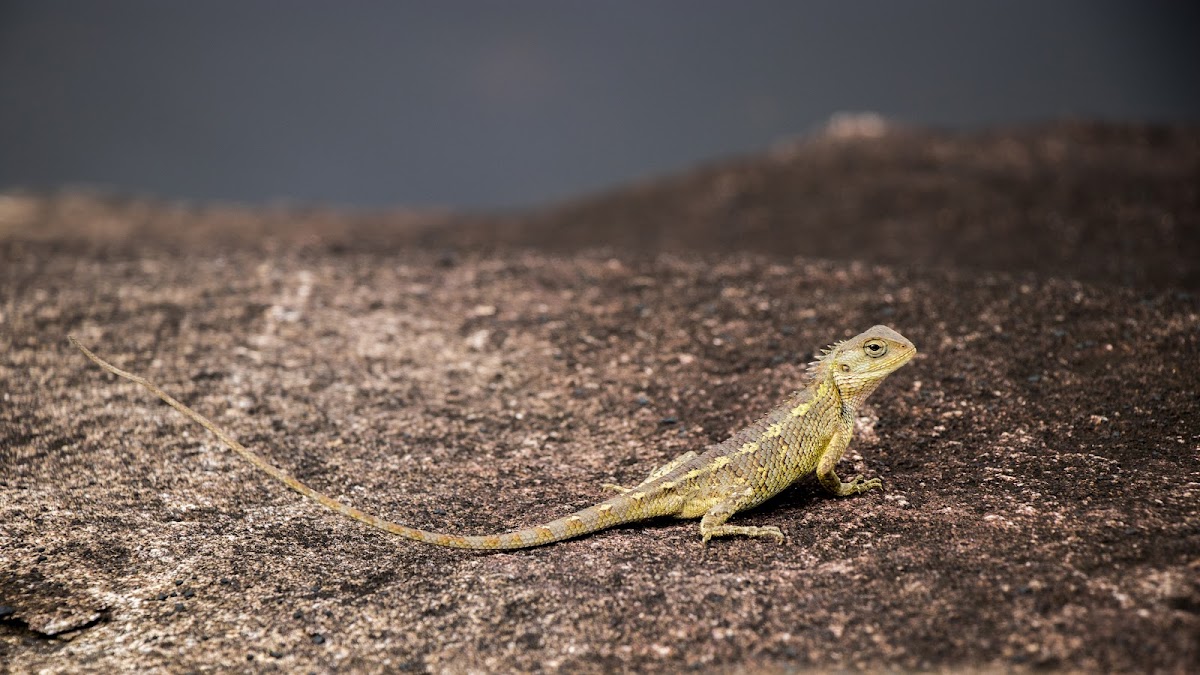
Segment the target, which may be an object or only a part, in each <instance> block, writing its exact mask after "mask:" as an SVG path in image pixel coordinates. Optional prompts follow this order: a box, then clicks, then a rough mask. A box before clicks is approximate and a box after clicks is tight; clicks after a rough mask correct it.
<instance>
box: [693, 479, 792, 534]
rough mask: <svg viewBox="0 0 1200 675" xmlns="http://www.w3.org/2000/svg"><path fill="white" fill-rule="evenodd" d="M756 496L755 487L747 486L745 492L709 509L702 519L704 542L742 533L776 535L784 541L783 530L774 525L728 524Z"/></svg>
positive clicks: (701, 528) (701, 527)
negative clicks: (726, 522)
mask: <svg viewBox="0 0 1200 675" xmlns="http://www.w3.org/2000/svg"><path fill="white" fill-rule="evenodd" d="M753 497H754V492H753V489H751V488H747V489H746V490H745V491H744V492H740V493H738V494H736V495H734V496H733V497H730V498H728V499H726V500H725V501H723V502H719V503H718V504H717V505H716V506H714V507H712V508H711V509H709V510H708V512H707V513H705V514H704V517H703V518H701V519H700V536H702V537H703V538H704V543H705V544H708V540H709V539H712V538H713V537H729V536H734V535H741V536H743V537H774V538H775V540H776V541H778V542H779V543H781V544H782V543H783V532H782V531H780V529H779V528H778V527H775V526H774V525H766V526H761V527H759V526H754V525H727V524H725V521H727V520H729V518H730V517H731V516H733V514H735V513H737V512H738V510H739V509H741V508H742V507H743V506H745V505H746V504H747V503H748V502H749V501H750V500H751V499H753Z"/></svg>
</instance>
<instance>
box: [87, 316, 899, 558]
mask: <svg viewBox="0 0 1200 675" xmlns="http://www.w3.org/2000/svg"><path fill="white" fill-rule="evenodd" d="M69 339H70V340H71V343H72V344H74V345H75V346H76V347H78V348H79V349H80V350H81V351H82V352H83V353H84V355H86V356H87V357H88V358H89V359H91V360H92V361H93V362H95V363H96V364H97V365H99V366H100V367H101V368H104V369H105V370H107V371H108V372H110V373H113V374H114V375H118V376H120V377H123V378H125V379H128V380H130V381H132V382H135V383H137V384H140V385H142V386H143V387H145V388H147V389H149V390H150V391H151V392H152V393H153V394H155V395H156V396H158V397H159V398H161V399H162V400H163V401H164V402H166V403H167V404H168V405H170V406H171V407H173V408H175V409H176V410H178V411H179V412H181V413H183V414H184V415H186V416H187V417H189V418H190V419H192V420H193V421H195V422H196V423H198V424H200V425H201V426H203V427H204V428H206V429H208V430H209V431H211V432H212V433H213V434H215V435H216V436H217V438H219V439H220V440H221V441H222V442H224V443H225V444H226V445H227V446H229V447H230V448H231V449H232V450H233V451H234V452H236V453H237V454H239V455H241V456H242V457H244V458H245V459H247V460H248V461H250V462H251V463H252V464H254V465H255V466H257V467H258V468H260V469H262V470H263V471H265V472H266V473H267V474H269V475H271V476H272V477H273V478H275V479H276V480H279V481H281V482H282V483H284V484H285V485H287V486H288V487H290V488H292V489H293V490H295V491H297V492H299V493H300V494H303V495H304V496H306V497H309V498H310V499H312V500H314V501H316V502H318V503H319V504H321V505H322V506H325V507H326V508H328V509H331V510H333V511H335V512H337V513H340V514H342V515H345V516H348V517H350V518H353V519H355V520H357V521H360V522H362V523H365V524H367V525H370V526H371V527H375V528H378V529H381V530H384V531H385V532H389V533H391V534H396V535H399V536H401V537H404V538H406V539H412V540H414V541H420V542H425V543H427V544H436V545H439V546H448V547H452V548H466V549H482V550H497V549H517V548H526V547H530V546H540V545H543V544H549V543H553V542H556V541H561V540H564V539H570V538H573V537H578V536H581V535H585V534H589V533H592V532H596V531H598V530H602V529H605V528H608V527H612V526H614V525H619V524H621V523H628V522H633V521H640V520H646V519H650V518H656V517H660V516H675V517H679V518H700V534H701V535H702V537H703V540H704V542H706V543H707V542H708V540H709V539H711V538H712V537H721V536H728V535H744V536H751V537H762V536H770V537H774V538H776V539H778V540H780V541H782V540H783V533H782V532H781V531H780V530H779V528H777V527H773V526H765V527H755V526H746V525H729V524H727V523H726V521H728V520H729V518H730V517H731V516H732V515H734V514H735V513H737V512H739V511H743V510H745V509H749V508H751V507H754V506H757V505H758V504H761V503H762V502H764V501H766V500H768V499H770V498H771V497H773V496H775V495H776V494H778V493H779V492H781V491H782V490H784V489H785V488H787V487H788V486H789V485H791V484H792V483H794V482H796V481H797V480H799V479H800V478H803V477H805V476H808V475H812V474H815V475H816V477H817V480H818V481H819V482H820V484H821V485H822V486H823V487H824V488H825V489H826V490H828V491H829V492H831V493H833V494H835V495H837V496H848V495H853V494H858V493H860V492H865V491H867V490H870V489H872V488H876V487H879V486H880V485H881V483H880V480H879V479H878V478H872V479H870V480H863V479H862V476H855V477H854V478H853V479H852V480H850V481H849V482H842V481H841V480H840V479H839V478H838V476H837V473H835V471H834V467H835V466H836V465H837V463H838V460H840V459H841V457H842V454H843V453H844V452H845V451H846V448H847V446H848V445H849V444H850V438H851V436H852V434H853V431H854V417H855V412H856V411H857V409H858V407H859V406H860V405H861V404H862V402H863V401H865V400H866V399H867V397H868V396H870V395H871V393H872V392H873V391H875V389H876V388H877V387H878V386H879V384H880V383H881V382H883V380H884V378H886V377H887V376H888V375H889V374H891V373H892V372H893V371H895V370H896V369H897V368H900V367H901V366H903V365H904V364H905V363H907V362H908V361H909V360H910V359H911V358H912V357H913V356H914V355H915V354H916V347H914V346H913V344H912V343H911V342H909V341H908V340H907V339H906V338H905V337H904V336H902V335H900V334H899V333H897V332H896V331H894V330H892V329H891V328H888V327H886V326H875V327H873V328H871V329H870V330H867V331H866V332H864V333H861V334H859V335H857V336H855V337H853V338H850V339H849V340H846V341H844V342H839V343H837V344H835V345H833V346H832V347H830V348H829V349H828V350H826V352H825V353H824V354H823V355H822V356H821V357H819V358H818V360H817V361H815V362H813V364H811V366H810V367H809V377H808V382H807V384H806V386H805V387H804V388H802V389H800V390H799V391H797V392H796V393H795V394H793V395H792V396H791V397H789V398H788V399H787V400H786V401H784V403H783V404H782V405H780V406H778V407H776V408H775V409H774V410H772V411H771V412H769V413H767V415H765V416H764V417H762V418H760V419H759V420H758V421H757V422H755V423H753V424H751V425H750V426H748V427H746V428H744V429H742V430H741V431H738V432H737V433H736V434H734V435H733V436H732V437H730V438H729V439H728V440H726V441H724V442H722V443H718V444H715V445H712V446H709V447H708V448H706V449H705V451H704V453H703V454H697V453H696V452H687V453H684V454H682V455H680V456H679V457H677V458H675V459H674V460H672V461H671V462H668V463H667V464H665V465H663V466H661V467H659V468H658V469H655V470H654V471H653V472H651V473H650V475H649V476H648V477H647V478H646V480H645V481H643V482H642V483H641V484H639V485H637V486H636V487H633V488H623V487H619V486H615V485H606V486H605V487H608V488H611V489H613V490H615V491H617V492H618V494H617V495H615V496H613V497H611V498H609V499H607V500H605V501H603V502H600V503H599V504H596V505H594V506H589V507H587V508H585V509H582V510H580V511H577V512H575V513H573V514H570V515H568V516H565V517H562V518H558V519H557V520H552V521H550V522H548V523H544V524H542V525H537V526H534V527H528V528H524V529H519V530H515V531H512V532H507V533H503V534H493V535H456V534H443V533H439V532H429V531H426V530H420V529H417V528H413V527H408V526H406V525H401V524H399V523H393V522H390V521H387V520H384V519H382V518H379V517H376V516H373V515H371V514H369V513H365V512H363V511H360V510H359V509H356V508H354V507H352V506H349V505H347V504H343V503H341V502H339V501H336V500H334V499H333V498H332V497H329V496H327V495H324V494H322V493H320V492H318V491H316V490H314V489H313V488H311V487H309V486H307V485H305V484H304V483H302V482H300V481H299V480H297V479H296V478H294V477H293V476H291V475H290V474H288V473H287V472H285V471H283V470H282V469H279V468H278V467H276V466H274V465H272V464H271V463H269V462H268V461H267V460H266V459H264V458H263V457H262V456H260V455H258V454H257V453H255V452H253V451H251V450H249V449H247V448H246V447H244V446H243V445H242V444H240V443H238V442H237V441H236V440H235V439H234V438H232V437H231V436H230V435H229V434H228V433H226V432H225V431H223V430H222V429H221V428H219V427H217V426H216V425H215V424H213V423H212V422H211V421H209V420H208V419H207V418H206V417H204V416H202V415H200V414H199V413H197V412H195V411H194V410H192V409H191V408H189V407H187V406H186V405H184V404H182V403H180V402H179V401H177V400H175V399H174V398H172V397H171V396H170V395H168V394H167V393H166V392H164V391H162V390H161V389H159V388H158V387H157V386H155V385H154V384H152V383H150V382H149V381H148V380H146V379H144V378H142V377H139V376H137V375H134V374H132V373H128V372H126V371H123V370H120V369H119V368H116V367H115V366H113V365H111V364H109V363H108V362H106V361H104V360H103V359H101V358H100V357H98V356H96V355H95V354H93V353H92V352H91V351H89V350H88V349H87V348H86V347H84V346H83V345H81V344H79V342H78V341H76V340H75V338H74V337H71V338H69Z"/></svg>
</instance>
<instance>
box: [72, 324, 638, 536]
mask: <svg viewBox="0 0 1200 675" xmlns="http://www.w3.org/2000/svg"><path fill="white" fill-rule="evenodd" d="M67 339H69V340H70V341H71V344H73V345H75V346H76V347H78V348H79V351H81V352H83V354H84V356H86V357H88V358H89V359H91V360H92V362H93V363H95V364H96V365H98V366H100V367H101V368H103V369H105V370H107V371H108V372H110V373H112V374H113V375H116V376H118V377H123V378H125V379H127V380H129V381H130V382H134V383H136V384H140V385H142V386H143V387H145V388H146V389H149V390H150V392H151V393H152V394H154V395H155V396H157V397H159V398H160V399H162V400H163V401H164V402H165V403H166V404H167V405H169V406H171V407H172V408H174V409H176V410H178V411H179V412H181V413H183V414H184V415H186V416H188V417H189V418H191V420H192V421H193V422H195V423H197V424H199V425H200V426H202V427H204V428H205V429H208V430H209V431H211V432H212V433H213V434H214V435H215V436H216V437H217V438H219V439H221V442H222V443H224V444H225V445H227V446H229V449H231V450H233V451H234V452H236V453H237V454H239V455H241V456H242V457H244V458H246V460H247V461H249V462H250V463H251V464H253V465H254V466H257V467H258V468H260V469H262V470H263V471H265V472H266V473H267V474H269V475H270V476H271V477H272V478H274V479H275V480H277V481H279V482H281V483H283V484H284V485H286V486H288V487H290V488H292V489H293V490H295V491H296V492H299V493H300V494H302V495H304V496H305V497H308V498H309V499H311V500H313V501H315V502H317V503H318V504H320V505H321V506H324V507H325V508H327V509H329V510H331V511H336V512H337V513H340V514H342V515H344V516H349V517H350V518H353V519H354V520H357V521H359V522H360V523H366V524H367V525H370V526H371V527H374V528H377V529H380V530H383V531H384V532H389V533H391V534H395V535H399V536H401V537H404V538H405V539H412V540H413V541H421V542H425V543H426V544H436V545H438V546H448V547H450V548H469V549H480V550H503V549H515V548H528V547H530V546H541V545H543V544H550V543H553V542H556V541H562V540H563V539H570V538H572V537H578V536H580V535H584V534H588V533H591V532H595V531H597V530H602V529H604V528H607V527H612V526H613V525H617V524H620V523H622V522H625V521H626V520H629V519H630V518H628V517H627V514H628V511H627V510H626V509H623V508H620V506H621V505H622V500H623V497H621V496H617V497H613V498H612V499H610V500H608V501H605V502H601V503H599V504H596V505H595V506H589V507H588V508H586V509H583V510H582V511H578V512H576V513H574V514H572V515H569V516H566V517H564V518H559V519H558V520H554V521H551V522H549V523H546V524H544V525H538V526H536V527H529V528H525V529H521V530H514V531H512V532H507V533H505V534H495V535H469V536H462V535H456V534H442V533H440V532H429V531H427V530H418V529H417V528H415V527H408V526H406V525H401V524H399V523H393V522H390V521H387V520H384V519H382V518H379V517H376V516H373V515H371V514H369V513H366V512H364V511H360V510H358V509H356V508H354V507H353V506H350V505H348V504H343V503H342V502H339V501H337V500H335V499H333V498H332V497H329V496H327V495H324V494H322V493H320V492H317V491H316V490H314V489H312V488H310V487H309V486H307V485H305V484H304V483H301V482H300V481H299V480H297V479H296V478H294V477H293V476H291V475H290V474H289V473H287V472H286V471H284V470H283V469H280V468H279V467H276V466H275V465H273V464H271V463H270V462H268V461H267V460H265V459H263V457H262V456H261V455H259V454H258V453H255V452H254V451H252V450H250V449H248V448H246V447H245V446H244V445H242V444H241V443H238V442H237V441H236V440H234V438H233V437H232V436H230V435H229V434H228V433H226V432H225V431H224V430H223V429H221V428H220V427H218V426H217V425H216V424H213V423H212V421H210V420H209V419H208V418H207V417H205V416H203V415H201V414H200V413H198V412H196V411H195V410H192V409H191V408H189V407H187V406H186V405H184V404H182V403H180V402H179V401H177V400H175V399H174V398H172V397H171V396H170V395H169V394H167V393H166V392H165V391H163V390H162V389H159V388H158V387H156V386H155V385H154V384H153V383H151V382H150V381H149V380H146V379H145V378H143V377H139V376H137V375H134V374H133V373H130V372H126V371H124V370H121V369H120V368H117V367H116V366H114V365H112V364H111V363H109V362H107V361H105V360H104V359H102V358H100V357H99V356H96V355H95V354H93V353H92V352H91V351H90V350H88V348H87V347H84V346H83V345H81V344H79V341H78V340H76V339H75V338H74V337H73V336H67Z"/></svg>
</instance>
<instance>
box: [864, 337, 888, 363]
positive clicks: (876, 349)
mask: <svg viewBox="0 0 1200 675" xmlns="http://www.w3.org/2000/svg"><path fill="white" fill-rule="evenodd" d="M863 351H864V352H866V354H867V356H870V357H871V358H873V359H877V358H879V357H881V356H883V355H884V354H886V353H887V343H886V342H884V341H883V340H870V341H868V342H867V343H866V344H865V345H863Z"/></svg>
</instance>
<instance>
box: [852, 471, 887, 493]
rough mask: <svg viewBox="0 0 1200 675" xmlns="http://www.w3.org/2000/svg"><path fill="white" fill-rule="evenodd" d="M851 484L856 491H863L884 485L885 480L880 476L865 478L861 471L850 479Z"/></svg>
mask: <svg viewBox="0 0 1200 675" xmlns="http://www.w3.org/2000/svg"><path fill="white" fill-rule="evenodd" d="M850 486H851V487H853V488H854V491H855V492H858V493H862V492H866V491H867V490H871V489H874V488H877V487H883V481H881V480H879V479H878V478H871V479H869V480H863V475H862V474H861V473H860V474H858V475H857V476H855V477H854V478H852V479H850Z"/></svg>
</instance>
